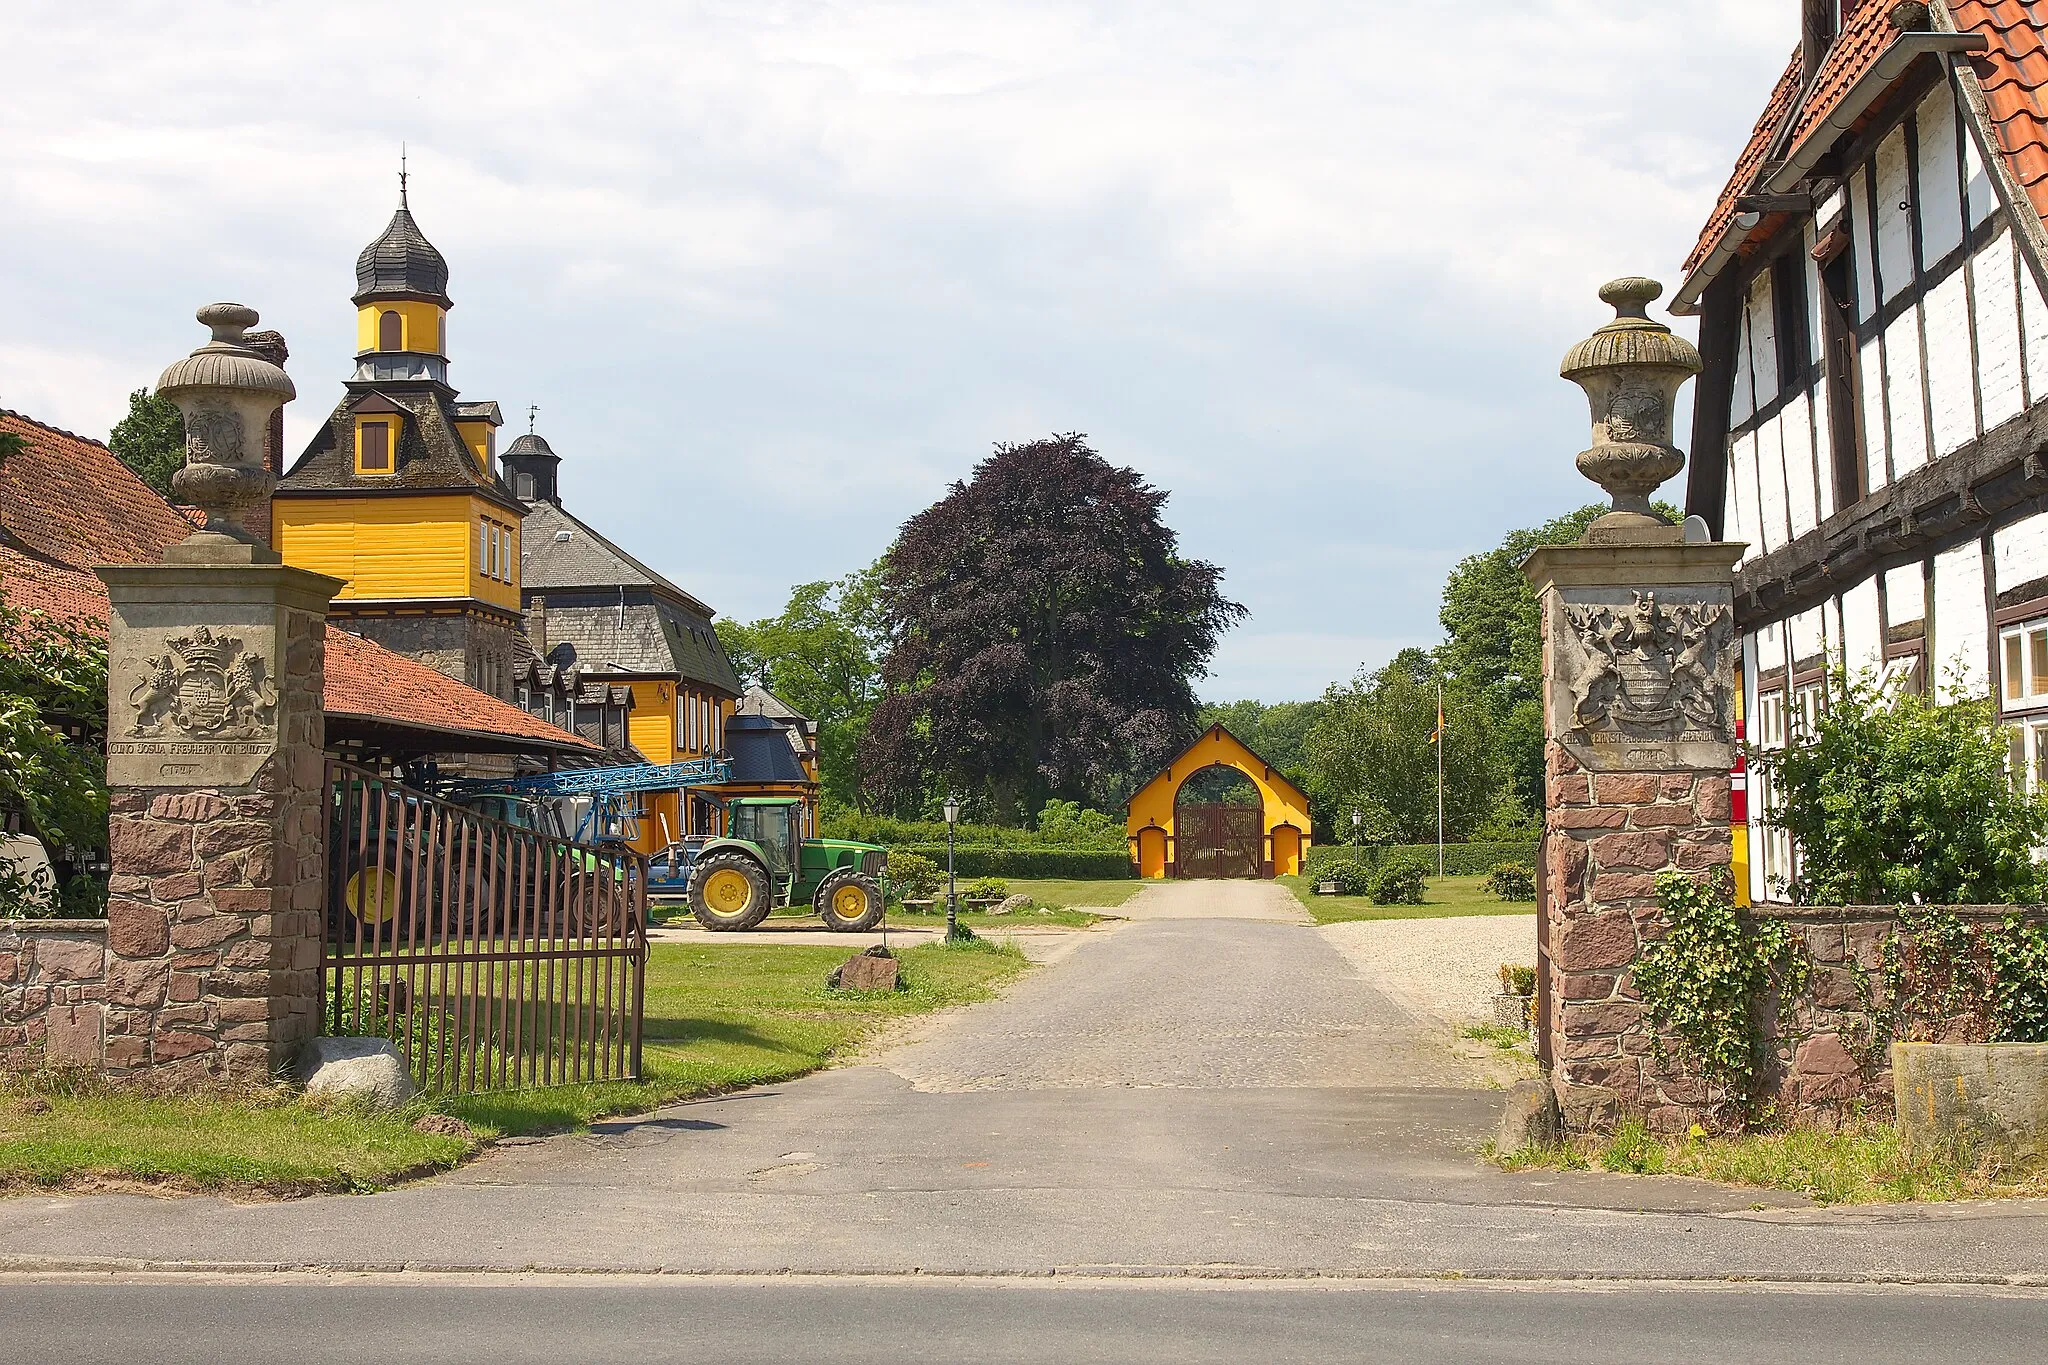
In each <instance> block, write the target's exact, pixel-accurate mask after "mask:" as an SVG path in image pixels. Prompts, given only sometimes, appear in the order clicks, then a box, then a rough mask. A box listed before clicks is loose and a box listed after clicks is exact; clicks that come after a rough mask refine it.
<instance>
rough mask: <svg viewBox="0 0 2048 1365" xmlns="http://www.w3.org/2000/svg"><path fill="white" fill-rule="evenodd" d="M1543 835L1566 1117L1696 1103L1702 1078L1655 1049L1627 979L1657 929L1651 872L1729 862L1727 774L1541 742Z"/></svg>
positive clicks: (1581, 1120) (1589, 1121)
mask: <svg viewBox="0 0 2048 1365" xmlns="http://www.w3.org/2000/svg"><path fill="white" fill-rule="evenodd" d="M1548 760H1549V780H1548V781H1549V792H1548V802H1547V804H1548V807H1549V827H1548V831H1547V832H1546V834H1545V836H1544V847H1543V856H1544V874H1545V876H1544V883H1545V887H1544V889H1545V903H1544V905H1543V906H1542V912H1543V914H1544V915H1545V916H1546V917H1547V918H1548V921H1549V922H1548V925H1547V930H1548V934H1547V940H1548V944H1549V953H1548V958H1549V969H1550V982H1549V987H1550V988H1549V991H1548V999H1549V1007H1550V1012H1551V1014H1550V1021H1549V1023H1550V1028H1551V1058H1552V1082H1553V1086H1554V1088H1555V1090H1556V1092H1557V1097H1558V1104H1559V1107H1560V1109H1561V1111H1562V1113H1563V1116H1564V1120H1565V1123H1566V1125H1567V1126H1568V1127H1571V1128H1575V1129H1583V1128H1593V1127H1601V1126H1604V1125H1605V1124H1607V1123H1611V1122H1612V1121H1613V1120H1614V1119H1615V1118H1616V1117H1618V1115H1619V1114H1620V1113H1621V1112H1622V1111H1623V1110H1642V1111H1645V1112H1649V1113H1653V1114H1654V1113H1657V1112H1659V1111H1663V1110H1670V1109H1674V1108H1679V1107H1684V1106H1689V1105H1694V1104H1698V1103H1700V1102H1701V1101H1702V1100H1704V1099H1705V1098H1706V1097H1705V1096H1704V1094H1703V1093H1702V1092H1701V1090H1700V1087H1699V1083H1698V1082H1697V1081H1695V1080H1693V1079H1692V1078H1690V1077H1687V1076H1685V1075H1684V1074H1682V1073H1681V1072H1679V1071H1677V1070H1676V1069H1675V1068H1672V1067H1670V1066H1667V1065H1664V1064H1660V1063H1659V1061H1658V1059H1657V1058H1656V1057H1655V1055H1654V1054H1653V1049H1652V1048H1651V1045H1650V1036H1649V1031H1648V1027H1647V1022H1646V1021H1645V1019H1644V1017H1643V1007H1642V1005H1641V1003H1640V1002H1639V1001H1638V1000H1637V999H1636V997H1635V993H1634V990H1633V989H1632V987H1631V986H1630V983H1629V979H1628V968H1629V966H1630V964H1631V963H1633V962H1634V961H1635V959H1636V955H1637V953H1638V952H1639V951H1640V950H1641V948H1642V945H1643V944H1644V943H1646V942H1648V941H1649V940H1651V939H1654V938H1656V937H1658V936H1659V934H1661V932H1662V927H1661V926H1662V921H1661V918H1660V912H1659V910H1658V905H1657V895H1656V878H1657V874H1658V873H1660V872H1666V871H1682V872H1693V873H1697V872H1704V871H1708V870H1710V869H1713V868H1716V867H1725V866H1727V864H1728V862H1729V858H1730V849H1731V845H1730V840H1729V829H1728V774H1727V772H1726V771H1713V772H1699V771H1695V770H1690V769H1678V770H1673V771H1666V772H1628V773H1589V772H1586V771H1585V770H1584V769H1583V768H1582V767H1581V766H1580V764H1579V762H1578V760H1577V759H1575V758H1574V757H1573V756H1572V754H1571V753H1570V752H1569V751H1568V750H1567V749H1566V748H1565V747H1564V746H1563V745H1561V744H1559V743H1557V742H1555V741H1552V742H1551V743H1550V744H1549V745H1548Z"/></svg>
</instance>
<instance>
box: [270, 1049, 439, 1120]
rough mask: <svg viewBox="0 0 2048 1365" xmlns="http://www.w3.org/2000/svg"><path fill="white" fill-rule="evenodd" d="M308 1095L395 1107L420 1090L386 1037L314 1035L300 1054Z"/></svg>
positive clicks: (388, 1107) (374, 1105)
mask: <svg viewBox="0 0 2048 1365" xmlns="http://www.w3.org/2000/svg"><path fill="white" fill-rule="evenodd" d="M299 1076H300V1078H301V1079H302V1080H304V1082H305V1085H306V1094H307V1096H308V1097H309V1098H314V1097H317V1098H319V1099H323V1100H345V1101H350V1102H354V1103H359V1104H365V1105H368V1106H369V1107H370V1108H371V1109H379V1110H382V1109H396V1108H398V1107H399V1106H400V1105H403V1104H405V1103H407V1102H409V1101H410V1100H411V1099H412V1097H413V1096H414V1095H417V1094H418V1093H419V1087H418V1086H416V1085H414V1084H413V1083H412V1072H411V1070H410V1069H409V1068H408V1067H407V1066H406V1064H405V1057H404V1056H403V1055H402V1054H401V1053H400V1052H399V1050H398V1048H397V1046H396V1045H394V1044H393V1043H392V1041H391V1040H390V1039H389V1038H315V1039H314V1040H313V1041H312V1042H310V1043H308V1044H306V1050H305V1051H304V1052H303V1053H302V1054H301V1055H300V1058H299Z"/></svg>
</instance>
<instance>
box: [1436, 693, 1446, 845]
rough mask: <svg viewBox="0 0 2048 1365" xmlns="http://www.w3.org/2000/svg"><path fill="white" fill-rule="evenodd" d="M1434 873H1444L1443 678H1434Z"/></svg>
mask: <svg viewBox="0 0 2048 1365" xmlns="http://www.w3.org/2000/svg"><path fill="white" fill-rule="evenodd" d="M1436 875H1437V876H1439V877H1441V876H1443V875H1444V680H1443V679H1442V678H1438V679H1437V680H1436Z"/></svg>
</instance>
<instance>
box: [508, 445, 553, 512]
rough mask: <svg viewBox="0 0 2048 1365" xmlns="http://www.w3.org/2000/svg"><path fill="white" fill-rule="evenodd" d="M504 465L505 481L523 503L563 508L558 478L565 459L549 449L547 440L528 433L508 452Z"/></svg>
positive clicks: (509, 448)
mask: <svg viewBox="0 0 2048 1365" xmlns="http://www.w3.org/2000/svg"><path fill="white" fill-rule="evenodd" d="M501 462H502V463H503V464H504V466H505V479H506V481H507V482H508V483H510V484H511V485H512V492H513V494H514V495H515V496H516V497H518V499H519V500H520V501H521V502H523V503H526V504H527V505H529V506H531V505H532V504H534V503H536V502H552V503H554V504H556V505H557V506H559V505H560V504H561V501H562V495H561V493H560V491H559V490H558V489H557V486H556V483H555V474H556V471H558V470H559V469H560V468H561V465H562V457H561V456H559V455H557V454H555V452H554V451H553V450H552V449H550V448H549V446H548V443H547V441H546V440H545V439H544V438H542V437H539V436H536V435H534V434H533V433H532V432H530V431H529V432H527V433H526V434H525V435H524V436H521V437H520V438H519V439H518V440H516V441H514V442H513V443H512V444H511V446H510V447H508V448H507V449H506V451H505V454H504V455H503V457H502V459H501Z"/></svg>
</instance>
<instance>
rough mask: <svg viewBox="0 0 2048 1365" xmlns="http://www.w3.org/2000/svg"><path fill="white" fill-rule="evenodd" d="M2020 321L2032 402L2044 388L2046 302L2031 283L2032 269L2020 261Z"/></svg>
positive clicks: (2047, 383)
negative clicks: (2032, 395) (2032, 396)
mask: <svg viewBox="0 0 2048 1365" xmlns="http://www.w3.org/2000/svg"><path fill="white" fill-rule="evenodd" d="M2019 279H2020V322H2021V337H2022V339H2023V340H2024V341H2025V346H2024V348H2023V352H2022V353H2023V355H2024V357H2025V360H2026V366H2027V387H2028V389H2029V390H2031V391H2032V392H2033V394H2034V401H2035V402H2037V403H2038V402H2040V401H2041V396H2042V393H2043V391H2048V304H2044V303H2043V302H2042V300H2041V286H2040V285H2038V284H2036V283H2035V282H2034V272H2033V271H2032V270H2031V269H2029V268H2028V266H2027V264H2026V262H2024V261H2022V262H2020V267H2019Z"/></svg>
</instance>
